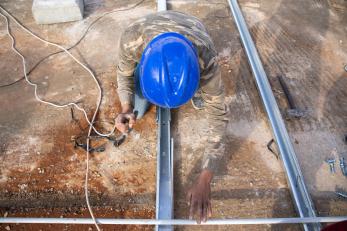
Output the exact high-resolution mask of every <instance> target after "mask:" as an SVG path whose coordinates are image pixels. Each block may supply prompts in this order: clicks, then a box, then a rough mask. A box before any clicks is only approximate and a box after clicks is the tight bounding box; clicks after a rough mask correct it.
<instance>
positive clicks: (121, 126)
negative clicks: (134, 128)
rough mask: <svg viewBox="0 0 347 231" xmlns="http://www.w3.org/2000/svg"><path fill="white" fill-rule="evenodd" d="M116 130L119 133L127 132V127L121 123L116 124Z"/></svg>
mask: <svg viewBox="0 0 347 231" xmlns="http://www.w3.org/2000/svg"><path fill="white" fill-rule="evenodd" d="M116 128H117V129H118V131H120V132H121V133H124V132H126V131H127V130H128V125H127V124H124V123H121V122H117V123H116Z"/></svg>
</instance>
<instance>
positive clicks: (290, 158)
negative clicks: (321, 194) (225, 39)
mask: <svg viewBox="0 0 347 231" xmlns="http://www.w3.org/2000/svg"><path fill="white" fill-rule="evenodd" d="M228 1H229V5H230V9H231V12H232V15H233V17H234V20H235V23H236V26H237V28H238V30H239V33H240V38H241V41H242V44H243V46H244V49H245V51H246V55H247V58H248V61H249V64H250V66H251V69H252V72H253V75H254V78H255V81H256V83H257V87H258V90H259V93H260V96H261V99H262V101H263V104H264V107H265V110H266V113H267V115H268V118H269V121H270V124H271V126H272V130H273V134H274V137H275V140H276V142H277V145H278V147H279V151H280V153H281V159H282V161H283V165H284V168H285V170H286V174H287V179H288V183H289V186H290V189H291V192H292V196H293V198H294V201H295V205H296V209H297V211H298V213H299V215H300V217H315V216H316V213H315V209H314V206H313V203H312V200H311V197H310V195H309V193H308V191H307V189H306V186H305V182H304V178H303V175H302V173H301V170H300V166H299V163H298V160H297V158H296V154H295V152H294V148H293V145H292V143H291V141H290V138H289V135H288V132H287V129H286V127H285V124H284V122H283V119H282V116H281V113H280V110H279V108H278V105H277V103H276V100H275V97H274V95H273V93H272V90H271V86H270V84H269V81H268V79H267V76H266V73H265V71H264V68H263V65H262V63H261V61H260V58H259V55H258V52H257V49H256V47H255V45H254V42H253V40H252V37H251V35H250V33H249V31H248V28H247V24H246V22H245V20H244V18H243V15H242V12H241V10H240V7H239V5H238V3H237V0H228ZM304 229H305V230H320V224H305V225H304Z"/></svg>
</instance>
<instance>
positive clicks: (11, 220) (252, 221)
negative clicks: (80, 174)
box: [0, 217, 347, 225]
mask: <svg viewBox="0 0 347 231" xmlns="http://www.w3.org/2000/svg"><path fill="white" fill-rule="evenodd" d="M346 220H347V217H306V218H298V217H293V218H239V219H236V218H235V219H216V220H208V221H207V222H206V223H201V224H200V225H262V224H299V223H307V224H308V223H316V222H320V223H335V222H341V221H346ZM96 221H97V222H98V224H104V225H199V224H197V223H196V221H195V220H183V219H175V220H174V219H172V220H169V219H162V220H154V219H112V218H97V219H96ZM1 223H6V224H94V221H93V219H91V218H27V217H6V218H0V224H1Z"/></svg>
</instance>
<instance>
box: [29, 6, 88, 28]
mask: <svg viewBox="0 0 347 231" xmlns="http://www.w3.org/2000/svg"><path fill="white" fill-rule="evenodd" d="M31 9H32V12H33V16H34V18H35V21H36V23H38V24H52V23H61V22H71V21H77V20H81V19H83V11H84V2H83V0H34V2H33V6H32V8H31Z"/></svg>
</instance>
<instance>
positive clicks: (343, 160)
mask: <svg viewBox="0 0 347 231" xmlns="http://www.w3.org/2000/svg"><path fill="white" fill-rule="evenodd" d="M345 167H346V165H345V158H344V157H341V158H340V168H341V171H342V174H343V175H344V176H346V175H347V173H346V169H345Z"/></svg>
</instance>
